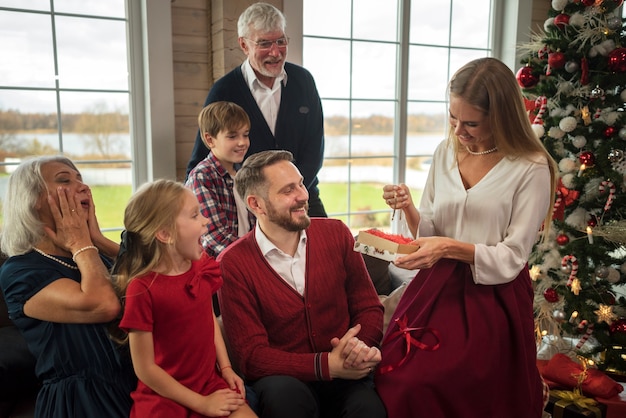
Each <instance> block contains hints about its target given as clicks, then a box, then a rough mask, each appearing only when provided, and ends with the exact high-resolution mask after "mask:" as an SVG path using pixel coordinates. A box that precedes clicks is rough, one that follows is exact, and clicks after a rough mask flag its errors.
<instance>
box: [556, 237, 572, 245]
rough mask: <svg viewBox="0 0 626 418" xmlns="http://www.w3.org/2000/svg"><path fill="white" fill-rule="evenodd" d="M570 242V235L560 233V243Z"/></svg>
mask: <svg viewBox="0 0 626 418" xmlns="http://www.w3.org/2000/svg"><path fill="white" fill-rule="evenodd" d="M568 242H569V237H568V236H567V235H565V234H560V235H559V236H557V237H556V243H557V244H559V245H567V243H568Z"/></svg>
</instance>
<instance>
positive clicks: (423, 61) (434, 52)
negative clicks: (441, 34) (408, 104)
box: [409, 46, 448, 101]
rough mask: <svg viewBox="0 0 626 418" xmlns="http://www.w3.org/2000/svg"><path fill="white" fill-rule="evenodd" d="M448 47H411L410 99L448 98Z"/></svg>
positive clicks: (442, 99)
mask: <svg viewBox="0 0 626 418" xmlns="http://www.w3.org/2000/svg"><path fill="white" fill-rule="evenodd" d="M447 84H448V49H446V48H434V47H423V46H411V47H410V48H409V100H441V101H444V100H446V85H447Z"/></svg>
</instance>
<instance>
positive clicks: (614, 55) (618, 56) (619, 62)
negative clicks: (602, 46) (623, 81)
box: [608, 48, 626, 73]
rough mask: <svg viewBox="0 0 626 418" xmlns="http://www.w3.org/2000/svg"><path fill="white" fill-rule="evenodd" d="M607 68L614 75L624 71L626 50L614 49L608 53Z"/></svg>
mask: <svg viewBox="0 0 626 418" xmlns="http://www.w3.org/2000/svg"><path fill="white" fill-rule="evenodd" d="M608 67H609V70H611V71H612V72H614V73H623V72H624V71H626V48H615V49H614V50H613V51H611V52H609V61H608Z"/></svg>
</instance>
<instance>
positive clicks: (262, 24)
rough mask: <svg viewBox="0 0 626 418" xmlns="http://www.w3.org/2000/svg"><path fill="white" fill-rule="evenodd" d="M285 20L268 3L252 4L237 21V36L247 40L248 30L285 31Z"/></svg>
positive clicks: (280, 13) (278, 11)
mask: <svg viewBox="0 0 626 418" xmlns="http://www.w3.org/2000/svg"><path fill="white" fill-rule="evenodd" d="M286 26H287V20H286V19H285V16H284V15H283V13H282V12H281V11H280V10H278V9H277V8H276V7H274V6H272V5H271V4H268V3H254V4H253V5H251V6H250V7H248V8H247V9H246V10H244V11H243V13H241V15H240V16H239V20H238V21H237V34H238V36H239V37H240V38H247V37H248V36H249V35H250V29H251V28H253V29H254V30H257V31H261V32H272V31H278V30H280V31H283V32H284V31H285V27H286Z"/></svg>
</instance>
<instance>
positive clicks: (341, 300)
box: [218, 151, 386, 418]
mask: <svg viewBox="0 0 626 418" xmlns="http://www.w3.org/2000/svg"><path fill="white" fill-rule="evenodd" d="M235 187H237V191H238V192H239V193H240V195H241V196H242V197H243V198H244V200H245V201H246V204H247V206H248V208H249V209H250V210H251V211H252V212H253V213H254V214H255V215H256V217H257V224H256V228H255V229H254V230H252V231H250V232H249V233H248V234H247V235H245V236H243V237H241V238H239V240H237V241H235V243H233V244H231V245H230V246H229V247H228V248H227V249H226V250H225V251H223V252H222V253H221V254H220V256H219V257H218V261H219V262H220V263H221V268H222V275H223V277H224V285H223V287H222V290H221V294H220V298H221V301H220V305H221V307H222V317H223V321H224V329H225V333H226V337H227V340H228V341H229V344H230V348H231V351H232V357H233V360H234V362H235V364H237V366H238V367H239V371H240V372H242V373H243V375H244V376H245V378H246V380H247V381H248V383H249V384H251V385H252V387H253V389H254V391H255V393H256V395H257V397H258V401H259V406H258V409H259V410H258V411H257V412H258V413H259V416H260V417H262V418H263V417H272V418H283V417H284V418H293V417H298V418H307V417H311V418H313V417H316V418H317V417H322V416H323V417H340V416H341V417H355V418H356V417H358V418H383V417H385V416H386V412H385V409H384V406H383V404H382V402H381V400H380V398H379V397H378V395H377V394H376V392H375V390H374V387H373V383H372V382H373V380H372V370H373V368H374V367H376V365H377V364H378V363H379V362H380V360H381V356H380V351H379V350H378V348H377V346H378V345H379V344H380V340H381V338H382V326H383V307H382V305H381V304H380V302H379V299H378V296H377V294H376V291H375V289H374V286H373V284H372V281H371V280H370V277H369V275H368V273H367V270H366V268H365V263H364V262H363V258H362V256H361V255H360V254H359V253H356V252H354V250H353V246H354V238H353V235H352V233H351V232H350V230H349V229H348V228H347V227H346V226H345V225H344V224H343V223H342V222H341V221H339V220H336V219H326V218H313V219H310V218H309V216H308V215H307V206H308V204H307V200H308V192H307V190H306V187H305V186H304V183H303V178H302V175H301V174H300V172H299V171H298V169H297V168H296V166H295V165H294V164H293V157H292V154H291V153H290V152H289V151H263V152H260V153H257V154H254V155H252V156H250V157H248V159H246V160H245V162H244V164H243V166H242V168H241V169H240V170H239V171H238V172H237V175H236V177H235Z"/></svg>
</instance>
